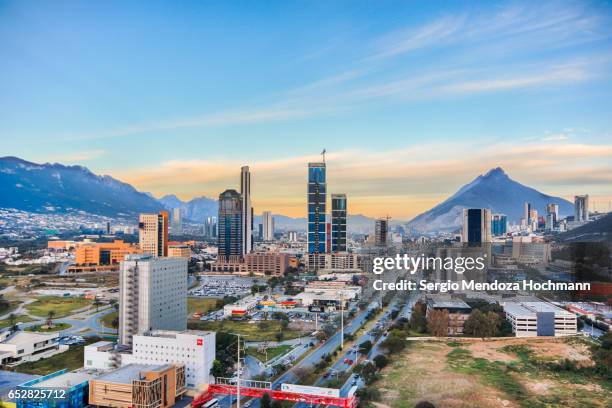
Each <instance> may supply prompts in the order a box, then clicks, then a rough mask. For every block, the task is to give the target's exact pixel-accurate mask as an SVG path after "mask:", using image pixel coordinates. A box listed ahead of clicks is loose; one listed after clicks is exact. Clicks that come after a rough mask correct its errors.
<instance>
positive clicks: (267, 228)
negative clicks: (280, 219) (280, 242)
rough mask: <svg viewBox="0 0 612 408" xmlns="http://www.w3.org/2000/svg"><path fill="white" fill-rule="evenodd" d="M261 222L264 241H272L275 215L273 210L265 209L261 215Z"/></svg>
mask: <svg viewBox="0 0 612 408" xmlns="http://www.w3.org/2000/svg"><path fill="white" fill-rule="evenodd" d="M261 219H262V221H261V224H262V227H263V229H262V239H263V240H264V241H272V240H274V217H273V216H272V212H270V211H264V212H263V214H262V215H261Z"/></svg>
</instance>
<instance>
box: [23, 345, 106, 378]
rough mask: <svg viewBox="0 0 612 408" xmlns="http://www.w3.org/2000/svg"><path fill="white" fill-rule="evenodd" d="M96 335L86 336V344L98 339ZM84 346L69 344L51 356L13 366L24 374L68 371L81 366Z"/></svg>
mask: <svg viewBox="0 0 612 408" xmlns="http://www.w3.org/2000/svg"><path fill="white" fill-rule="evenodd" d="M99 340H100V338H98V337H88V338H86V339H85V341H86V344H92V343H95V342H96V341H99ZM84 350H85V346H70V348H69V349H68V350H67V351H65V352H63V353H60V354H56V355H54V356H53V357H49V358H45V359H43V360H38V361H35V362H33V363H23V364H20V365H18V366H17V367H15V371H17V372H19V373H26V374H38V375H46V374H50V373H53V372H55V371H58V370H62V369H64V368H66V369H68V371H71V370H75V369H77V368H80V367H83V353H84Z"/></svg>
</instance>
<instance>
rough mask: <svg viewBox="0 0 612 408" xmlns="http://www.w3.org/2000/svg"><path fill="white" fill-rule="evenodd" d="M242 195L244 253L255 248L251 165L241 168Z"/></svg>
mask: <svg viewBox="0 0 612 408" xmlns="http://www.w3.org/2000/svg"><path fill="white" fill-rule="evenodd" d="M240 196H241V197H242V217H241V218H242V220H241V223H242V255H243V256H244V255H246V254H248V253H249V252H251V251H252V250H253V208H252V207H251V173H250V172H249V166H242V168H241V169H240Z"/></svg>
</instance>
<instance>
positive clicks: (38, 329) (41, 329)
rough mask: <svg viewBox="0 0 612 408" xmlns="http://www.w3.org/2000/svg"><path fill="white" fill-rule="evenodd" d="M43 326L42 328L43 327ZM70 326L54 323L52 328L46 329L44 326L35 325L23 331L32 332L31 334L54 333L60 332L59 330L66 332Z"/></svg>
mask: <svg viewBox="0 0 612 408" xmlns="http://www.w3.org/2000/svg"><path fill="white" fill-rule="evenodd" d="M43 326H44V327H43ZM71 327H72V326H71V325H69V324H68V323H54V324H53V327H52V328H50V329H48V328H47V327H46V326H45V325H38V324H37V325H35V326H30V327H28V328H26V329H24V330H26V331H33V332H43V333H49V332H56V331H60V330H66V329H69V328H71Z"/></svg>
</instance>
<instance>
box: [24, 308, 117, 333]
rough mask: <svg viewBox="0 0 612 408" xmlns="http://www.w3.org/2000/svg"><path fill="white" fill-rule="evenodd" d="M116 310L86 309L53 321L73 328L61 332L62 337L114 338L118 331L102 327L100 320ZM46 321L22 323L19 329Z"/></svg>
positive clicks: (42, 319)
mask: <svg viewBox="0 0 612 408" xmlns="http://www.w3.org/2000/svg"><path fill="white" fill-rule="evenodd" d="M114 310H115V308H114V307H113V306H110V305H109V306H105V307H101V308H100V309H99V311H97V312H96V311H95V310H92V309H86V310H82V311H80V312H78V313H75V314H73V315H70V316H68V317H63V318H60V319H53V321H54V322H55V323H67V324H69V325H70V326H71V327H69V328H68V329H66V330H62V331H61V332H60V336H68V335H74V334H79V335H84V336H112V335H116V334H117V331H116V330H114V329H109V328H107V327H104V326H102V324H101V323H100V321H99V319H101V318H102V317H103V316H104V315H106V314H108V313H111V312H113V311H114ZM45 320H46V319H45V318H40V320H36V321H33V322H27V323H22V324H20V325H19V327H20V328H21V329H25V328H27V327H31V326H36V325H39V324H43V323H44V322H45Z"/></svg>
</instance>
